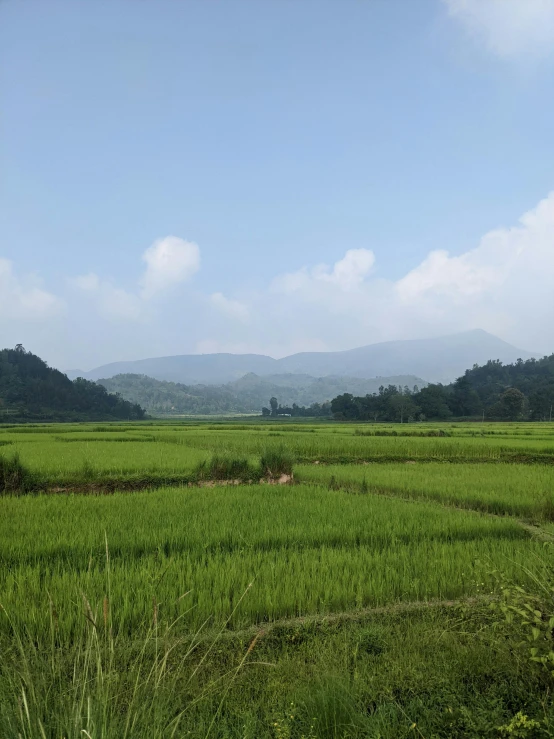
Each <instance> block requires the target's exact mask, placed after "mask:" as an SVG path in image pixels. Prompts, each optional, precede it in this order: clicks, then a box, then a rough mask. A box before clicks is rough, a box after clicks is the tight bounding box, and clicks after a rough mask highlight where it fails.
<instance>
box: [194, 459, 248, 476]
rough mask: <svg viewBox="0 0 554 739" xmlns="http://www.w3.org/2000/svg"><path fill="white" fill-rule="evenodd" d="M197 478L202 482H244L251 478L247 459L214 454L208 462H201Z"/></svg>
mask: <svg viewBox="0 0 554 739" xmlns="http://www.w3.org/2000/svg"><path fill="white" fill-rule="evenodd" d="M197 473H198V477H199V478H200V479H204V480H206V479H207V480H244V479H248V478H250V477H252V474H253V471H252V470H251V469H250V466H249V464H248V460H247V459H241V458H236V457H228V456H226V455H221V454H214V456H213V457H212V458H211V459H210V461H209V462H207V463H206V462H201V463H200V464H199V465H198V468H197Z"/></svg>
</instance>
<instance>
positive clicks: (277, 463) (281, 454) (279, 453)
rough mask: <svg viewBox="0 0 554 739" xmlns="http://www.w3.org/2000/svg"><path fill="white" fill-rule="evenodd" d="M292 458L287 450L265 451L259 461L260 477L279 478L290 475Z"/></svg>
mask: <svg viewBox="0 0 554 739" xmlns="http://www.w3.org/2000/svg"><path fill="white" fill-rule="evenodd" d="M293 464H294V458H293V456H292V454H291V453H290V451H289V450H288V449H285V448H284V447H282V448H281V449H266V451H265V452H264V453H263V454H262V457H261V459H260V472H261V476H262V477H280V476H281V475H292V467H293Z"/></svg>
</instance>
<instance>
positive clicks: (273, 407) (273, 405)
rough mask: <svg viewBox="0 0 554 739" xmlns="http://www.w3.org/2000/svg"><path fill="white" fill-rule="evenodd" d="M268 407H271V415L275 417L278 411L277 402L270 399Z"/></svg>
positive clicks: (275, 399) (274, 399)
mask: <svg viewBox="0 0 554 739" xmlns="http://www.w3.org/2000/svg"><path fill="white" fill-rule="evenodd" d="M269 405H270V407H271V415H272V416H276V415H277V414H278V409H279V401H278V400H277V398H271V399H270V401H269Z"/></svg>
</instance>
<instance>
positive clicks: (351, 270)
mask: <svg viewBox="0 0 554 739" xmlns="http://www.w3.org/2000/svg"><path fill="white" fill-rule="evenodd" d="M374 263H375V255H374V254H373V252H372V251H370V250H369V249H349V250H348V251H347V252H346V254H345V255H344V257H343V258H342V259H339V261H338V262H335V264H334V265H333V268H332V269H331V268H330V267H329V266H328V265H327V264H318V265H317V266H316V267H313V268H312V269H311V270H310V269H308V268H307V267H303V268H302V269H300V270H298V272H290V273H288V274H285V275H281V276H279V277H277V278H276V279H275V280H274V282H273V290H274V291H275V292H283V293H294V292H297V291H300V290H305V289H306V288H307V287H308V286H310V285H311V284H313V283H322V284H326V285H334V286H336V287H338V288H339V289H340V290H345V291H346V290H352V289H355V288H356V287H358V286H359V285H361V284H362V283H363V281H364V280H365V279H366V277H367V276H368V275H369V274H370V272H371V270H372V268H373V265H374Z"/></svg>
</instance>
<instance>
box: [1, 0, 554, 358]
mask: <svg viewBox="0 0 554 739" xmlns="http://www.w3.org/2000/svg"><path fill="white" fill-rule="evenodd" d="M553 52H554V0H526V2H525V3H524V2H522V0H417V2H414V1H413V0H392V2H385V1H384V0H294V2H293V0H262V1H260V0H250V1H245V0H227V1H226V2H216V1H215V0H214V1H213V2H211V1H208V0H186V1H184V0H183V1H181V2H179V1H176V0H167V1H166V0H156V2H153V1H152V0H144V1H143V2H137V1H136V0H126V1H122V0H110V1H109V2H103V1H102V0H95V2H92V3H91V2H75V1H74V0H68V1H67V2H59V1H54V0H40V2H39V1H38V0H35V1H33V0H25V1H24V2H16V0H4V2H3V3H2V4H1V5H0V75H1V78H0V90H1V92H0V101H1V105H2V112H3V121H2V127H1V129H0V145H1V146H0V167H1V178H0V188H1V189H0V338H1V339H2V341H0V343H1V344H2V345H13V344H15V343H16V342H22V343H24V344H25V345H26V346H27V348H29V349H32V350H33V351H35V352H37V353H39V354H41V355H42V356H44V357H45V358H46V359H48V361H50V362H51V363H52V364H54V365H57V366H61V367H66V368H69V367H74V366H80V367H82V368H83V369H88V368H89V367H92V366H95V365H98V364H101V363H103V362H106V361H111V360H118V359H132V358H140V357H147V356H155V355H159V354H179V353H187V352H199V351H200V352H202V351H219V350H223V351H259V352H264V353H269V354H273V355H274V356H279V355H283V354H287V353H290V352H293V351H298V350H302V349H343V348H349V347H351V346H356V345H362V344H367V343H371V342H373V341H381V340H387V339H397V338H411V337H413V338H417V337H422V336H433V335H438V334H441V333H447V332H450V331H456V330H464V329H467V328H478V327H479V328H485V329H487V330H490V331H492V332H494V333H497V334H498V335H500V336H502V338H505V339H507V340H510V341H513V342H514V343H517V344H519V345H520V346H521V347H522V348H526V349H530V350H536V351H540V352H551V351H553V350H554V329H553V328H552V326H553V325H554V322H553V320H552V319H553V318H554V297H553V296H554V287H553V286H554V196H552V197H549V193H550V192H551V191H552V190H554V147H553V144H552V131H553V130H554V84H553V83H554V53H553ZM524 214H528V215H527V216H526V217H525V219H524V221H523V222H521V221H520V219H521V217H522V216H524ZM499 229H500V230H499Z"/></svg>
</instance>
